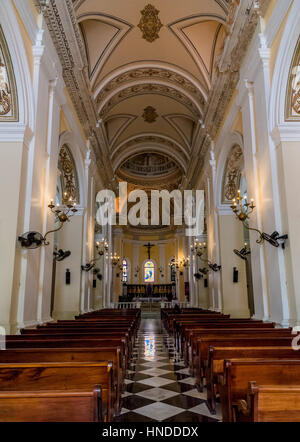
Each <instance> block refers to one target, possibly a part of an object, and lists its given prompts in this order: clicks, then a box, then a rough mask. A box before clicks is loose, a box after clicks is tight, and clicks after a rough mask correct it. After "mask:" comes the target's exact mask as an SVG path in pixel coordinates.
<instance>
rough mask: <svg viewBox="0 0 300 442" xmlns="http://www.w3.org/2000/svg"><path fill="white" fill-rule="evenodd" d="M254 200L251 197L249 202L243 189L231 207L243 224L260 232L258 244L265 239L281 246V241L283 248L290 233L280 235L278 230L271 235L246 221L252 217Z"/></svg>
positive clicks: (274, 245) (275, 245)
mask: <svg viewBox="0 0 300 442" xmlns="http://www.w3.org/2000/svg"><path fill="white" fill-rule="evenodd" d="M255 207H256V206H255V205H254V200H253V199H251V201H250V203H249V202H248V198H247V196H246V195H245V196H243V197H242V196H241V191H240V190H238V194H237V196H236V198H234V199H233V200H232V206H231V209H232V211H233V213H234V214H235V216H236V218H237V219H238V220H239V221H241V222H242V223H243V226H244V227H245V228H246V229H248V230H251V231H253V232H257V233H258V234H259V238H258V239H257V240H256V242H257V244H263V243H264V241H267V242H268V243H270V244H271V245H272V246H273V247H279V246H280V243H281V245H282V248H283V249H284V248H285V241H286V240H287V239H288V235H280V234H279V233H278V232H276V231H275V232H273V233H272V234H271V235H269V234H268V233H265V232H261V231H260V230H258V229H255V228H253V227H249V225H248V224H247V222H246V221H248V220H249V219H250V215H251V213H252V212H253V211H254V209H255Z"/></svg>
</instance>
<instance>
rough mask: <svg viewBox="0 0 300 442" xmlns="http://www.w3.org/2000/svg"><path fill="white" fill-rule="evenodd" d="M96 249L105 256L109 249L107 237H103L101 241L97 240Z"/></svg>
mask: <svg viewBox="0 0 300 442" xmlns="http://www.w3.org/2000/svg"><path fill="white" fill-rule="evenodd" d="M96 249H97V252H98V254H99V255H100V256H103V255H104V253H105V252H107V251H108V242H107V240H106V239H105V238H102V240H101V242H96Z"/></svg>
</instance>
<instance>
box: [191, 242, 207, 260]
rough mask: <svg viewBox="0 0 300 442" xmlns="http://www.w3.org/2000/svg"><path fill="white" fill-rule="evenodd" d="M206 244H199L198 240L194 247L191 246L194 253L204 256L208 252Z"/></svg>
mask: <svg viewBox="0 0 300 442" xmlns="http://www.w3.org/2000/svg"><path fill="white" fill-rule="evenodd" d="M206 248H207V247H206V242H203V243H202V242H199V241H198V240H197V239H196V240H195V242H194V245H193V244H192V245H191V250H192V252H195V253H196V255H197V256H200V257H201V256H202V255H203V254H204V252H205V250H206Z"/></svg>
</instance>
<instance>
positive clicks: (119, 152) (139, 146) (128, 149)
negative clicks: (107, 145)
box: [111, 133, 189, 172]
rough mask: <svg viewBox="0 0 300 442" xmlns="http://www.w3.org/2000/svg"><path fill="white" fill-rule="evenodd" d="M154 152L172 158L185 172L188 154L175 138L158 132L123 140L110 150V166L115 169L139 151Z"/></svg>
mask: <svg viewBox="0 0 300 442" xmlns="http://www.w3.org/2000/svg"><path fill="white" fill-rule="evenodd" d="M149 152H156V153H160V154H163V155H165V156H168V157H169V158H172V160H173V161H175V162H176V163H177V164H179V165H180V167H181V169H182V170H183V171H184V172H186V170H187V166H188V160H189V155H188V153H187V151H186V149H185V148H184V147H182V146H181V145H180V144H179V143H178V142H176V141H175V140H173V139H171V138H169V137H165V136H163V135H158V134H151V133H150V134H139V135H138V136H135V137H132V138H130V139H128V140H125V141H124V142H123V143H121V144H120V145H118V146H117V147H116V148H115V149H114V150H113V151H112V155H111V158H112V166H113V169H114V171H116V170H117V169H118V168H119V167H120V165H121V164H122V163H123V162H124V161H126V160H127V159H129V158H130V157H132V156H135V155H136V154H140V153H149Z"/></svg>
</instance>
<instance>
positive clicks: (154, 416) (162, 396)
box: [116, 318, 221, 423]
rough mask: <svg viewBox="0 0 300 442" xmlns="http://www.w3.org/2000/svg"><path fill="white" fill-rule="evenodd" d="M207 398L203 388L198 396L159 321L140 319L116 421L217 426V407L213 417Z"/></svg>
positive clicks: (218, 415)
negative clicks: (193, 423) (191, 423)
mask: <svg viewBox="0 0 300 442" xmlns="http://www.w3.org/2000/svg"><path fill="white" fill-rule="evenodd" d="M206 397H207V395H206V391H205V388H204V391H203V393H199V392H198V390H197V388H196V386H195V378H193V377H191V376H190V375H189V368H186V367H185V364H184V362H183V360H182V359H181V358H180V356H179V355H178V353H177V351H176V350H175V348H174V340H173V338H170V337H169V335H168V334H167V333H166V331H164V330H163V329H162V326H161V321H160V319H149V318H147V319H142V321H141V326H140V330H139V334H138V338H137V340H136V346H135V350H134V353H133V357H132V361H131V363H130V369H129V370H128V371H127V374H126V378H125V392H124V394H123V395H122V398H123V401H122V406H123V408H122V411H121V416H120V417H118V418H116V421H117V422H186V423H190V422H198V423H201V422H218V421H219V420H221V410H220V406H218V410H217V414H216V415H212V414H211V413H210V412H209V410H208V408H207V406H206Z"/></svg>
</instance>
